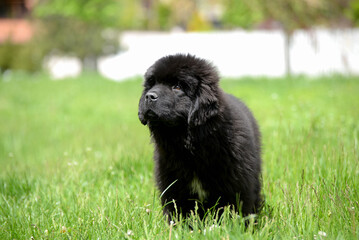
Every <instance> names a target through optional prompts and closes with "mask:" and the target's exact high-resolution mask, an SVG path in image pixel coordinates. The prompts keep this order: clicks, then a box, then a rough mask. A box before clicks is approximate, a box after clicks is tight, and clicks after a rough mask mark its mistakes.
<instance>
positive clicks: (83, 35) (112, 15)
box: [35, 0, 120, 70]
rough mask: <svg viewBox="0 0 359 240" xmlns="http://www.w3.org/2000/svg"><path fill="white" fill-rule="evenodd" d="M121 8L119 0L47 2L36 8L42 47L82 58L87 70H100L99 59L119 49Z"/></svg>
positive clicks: (42, 2) (61, 0) (51, 0)
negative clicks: (119, 14)
mask: <svg viewBox="0 0 359 240" xmlns="http://www.w3.org/2000/svg"><path fill="white" fill-rule="evenodd" d="M119 8H120V1H117V0H67V1H66V4H64V2H63V0H43V1H41V2H40V3H39V4H38V5H37V6H36V8H35V17H38V18H39V19H40V20H41V22H42V24H41V23H40V29H41V31H40V32H41V36H42V40H43V41H42V44H43V45H44V47H45V48H47V49H48V51H50V52H51V53H55V54H66V55H73V56H76V57H78V58H80V59H81V61H82V63H83V68H84V69H85V70H88V69H91V70H97V58H98V57H99V56H101V55H104V54H110V53H115V52H117V50H118V46H119V42H118V34H117V33H116V31H115V30H113V29H114V28H117V27H118V26H119V25H120V24H119V23H120V18H119V17H118V14H117V9H119ZM111 27H112V28H113V29H112V30H106V29H109V28H111ZM105 30H106V31H105Z"/></svg>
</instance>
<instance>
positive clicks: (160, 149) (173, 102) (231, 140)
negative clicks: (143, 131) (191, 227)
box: [138, 54, 262, 219]
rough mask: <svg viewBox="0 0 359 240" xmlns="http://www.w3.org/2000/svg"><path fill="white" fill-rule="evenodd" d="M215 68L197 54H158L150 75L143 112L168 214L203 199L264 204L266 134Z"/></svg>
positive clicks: (241, 206) (206, 205)
mask: <svg viewBox="0 0 359 240" xmlns="http://www.w3.org/2000/svg"><path fill="white" fill-rule="evenodd" d="M218 82H219V77H218V74H217V71H216V69H215V68H214V67H213V66H212V65H211V64H210V63H209V62H207V61H205V60H203V59H199V58H197V57H194V56H191V55H182V54H178V55H172V56H167V57H163V58H161V59H159V60H158V61H157V62H155V63H154V64H153V65H152V66H151V67H150V68H149V69H148V70H147V72H146V74H145V83H144V91H143V94H142V96H141V99H140V103H139V112H138V115H139V119H140V120H141V122H142V123H143V124H144V125H145V124H148V127H149V129H150V131H151V135H152V140H153V142H154V144H155V152H154V159H155V177H156V183H157V186H158V188H159V190H160V191H161V193H162V194H161V202H162V205H163V209H164V214H165V215H167V216H168V217H169V219H172V217H173V214H174V213H175V212H176V208H177V210H178V211H179V212H180V213H182V214H183V215H184V216H186V215H187V214H188V213H190V211H193V210H194V209H195V205H196V202H197V203H199V204H198V207H199V209H198V212H199V214H200V216H201V217H203V216H204V214H205V212H206V211H207V210H208V209H211V208H212V207H214V206H215V207H216V209H218V208H221V207H224V206H228V205H229V206H233V207H234V208H235V209H236V210H237V211H240V210H241V211H242V214H243V215H244V216H246V215H248V214H251V213H256V212H258V210H259V209H260V207H261V205H262V198H261V193H260V192H261V181H260V175H261V156H260V155H261V153H260V152H261V150H260V145H261V144H260V133H259V130H258V126H257V123H256V120H255V119H254V117H253V115H252V114H251V112H250V110H249V109H248V108H247V107H246V106H245V105H244V103H243V102H241V101H240V100H238V99H236V98H235V97H233V96H231V95H229V94H226V93H224V92H223V91H222V90H221V89H220V88H219V86H218Z"/></svg>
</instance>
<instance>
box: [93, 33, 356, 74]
mask: <svg viewBox="0 0 359 240" xmlns="http://www.w3.org/2000/svg"><path fill="white" fill-rule="evenodd" d="M120 39H121V44H122V46H123V47H124V48H125V49H126V50H125V51H122V52H120V53H118V54H117V55H114V56H108V57H103V58H101V59H100V60H99V70H100V73H101V74H102V75H104V76H106V77H108V78H110V79H114V80H123V79H126V78H129V77H133V76H136V75H143V74H144V72H145V71H146V69H147V68H148V67H149V66H150V65H151V64H152V63H153V62H154V61H155V60H157V59H158V58H160V57H162V56H165V55H168V54H174V53H191V54H195V55H197V56H198V57H202V58H206V59H208V60H210V61H212V62H213V63H214V64H215V65H216V66H217V67H218V70H219V71H220V74H221V75H222V76H224V77H241V76H283V75H284V74H285V62H284V34H283V32H282V31H279V30H276V31H242V30H236V31H220V32H209V33H184V32H169V33H167V32H166V33H164V32H123V33H122V35H121V37H120ZM290 55H291V62H292V66H291V67H292V72H293V73H294V74H307V75H310V76H316V75H321V74H328V73H333V72H335V73H342V74H349V73H350V74H359V29H347V30H327V29H316V30H312V31H296V32H295V33H294V35H293V41H292V45H291V48H290Z"/></svg>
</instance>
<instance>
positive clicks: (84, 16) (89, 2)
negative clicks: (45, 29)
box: [34, 0, 120, 27]
mask: <svg viewBox="0 0 359 240" xmlns="http://www.w3.org/2000/svg"><path fill="white" fill-rule="evenodd" d="M119 7H120V1H117V0H67V1H66V2H64V1H63V0H42V1H40V3H39V4H38V5H37V6H36V8H35V11H34V13H35V15H36V16H38V17H42V18H46V17H48V16H63V17H65V18H69V19H77V20H78V21H81V22H86V23H92V24H96V25H101V26H106V27H108V26H113V27H116V26H118V23H119V22H118V21H119V18H118V12H117V9H119Z"/></svg>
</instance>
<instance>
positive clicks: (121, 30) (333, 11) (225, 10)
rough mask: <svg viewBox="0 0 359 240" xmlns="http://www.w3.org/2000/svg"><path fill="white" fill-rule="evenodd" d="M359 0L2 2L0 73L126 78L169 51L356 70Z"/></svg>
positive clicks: (300, 70) (244, 62)
mask: <svg viewBox="0 0 359 240" xmlns="http://www.w3.org/2000/svg"><path fill="white" fill-rule="evenodd" d="M358 25H359V0H330V1H329V0H303V1H298V0H271V1H268V0H182V1H175V0H67V1H66V3H64V1H62V0H1V1H0V74H1V75H2V78H3V79H6V76H9V75H11V74H12V73H13V72H14V71H25V72H30V73H34V72H43V71H45V72H48V73H50V75H51V76H52V78H54V79H59V78H64V77H69V76H77V75H79V74H81V73H82V72H85V71H96V72H99V73H100V74H101V75H103V76H105V77H107V78H110V79H114V80H123V79H127V78H130V77H134V76H136V75H142V74H143V73H144V71H145V70H146V69H147V67H148V66H150V65H151V64H152V63H153V62H154V61H155V60H156V59H158V58H159V57H162V56H164V55H167V54H172V53H178V52H182V53H192V54H196V55H198V56H199V57H203V58H207V59H209V60H211V61H212V62H213V63H214V64H215V65H216V66H218V69H219V71H220V73H221V75H222V76H225V77H241V76H270V77H272V76H285V75H291V74H306V75H314V76H315V75H323V74H329V73H340V74H359V30H358V28H356V26H358Z"/></svg>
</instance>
